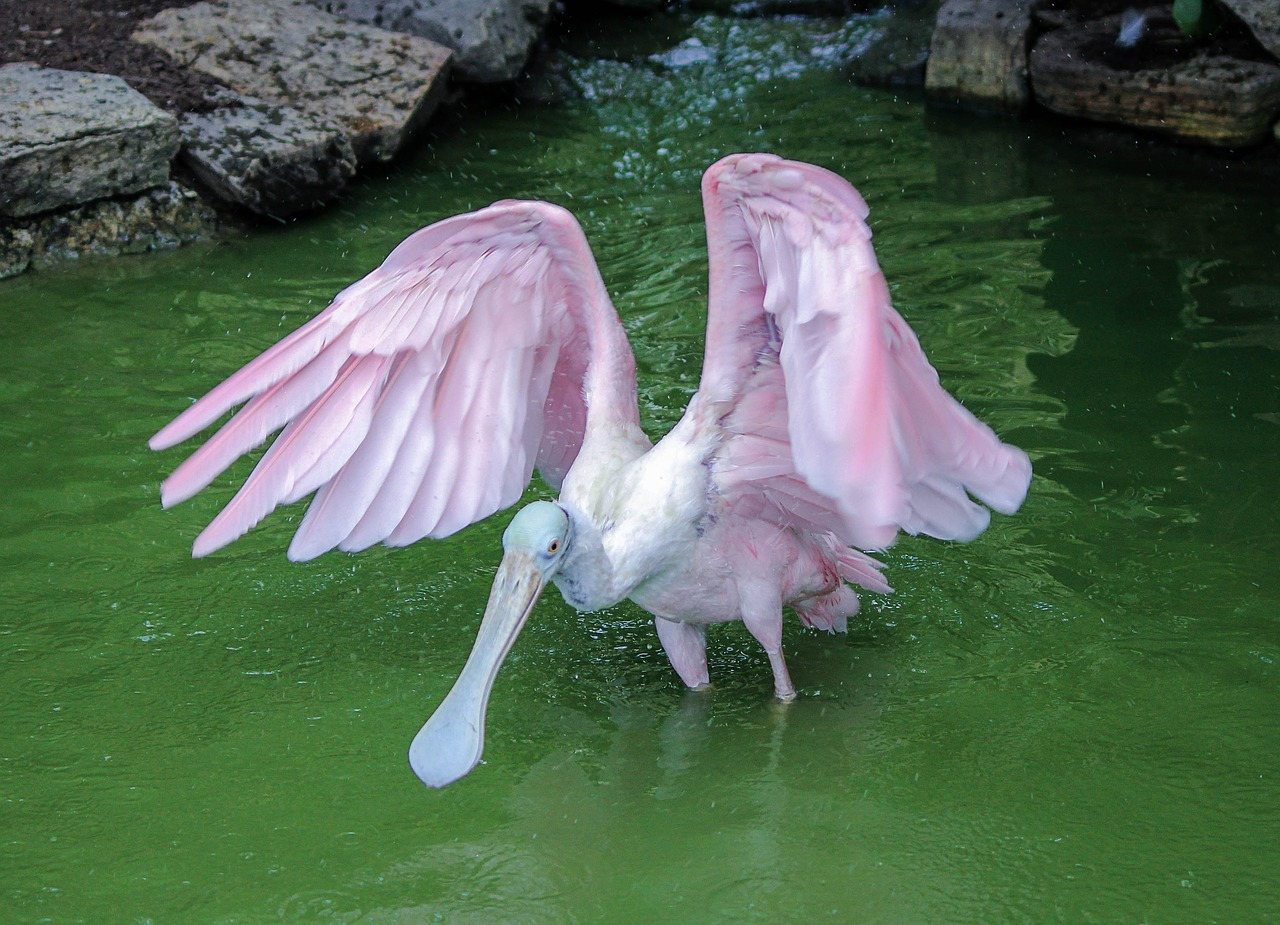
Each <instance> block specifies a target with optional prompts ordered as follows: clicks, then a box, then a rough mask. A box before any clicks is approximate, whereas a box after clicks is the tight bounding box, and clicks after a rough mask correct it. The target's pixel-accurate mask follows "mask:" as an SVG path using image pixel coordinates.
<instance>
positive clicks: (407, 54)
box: [133, 0, 450, 163]
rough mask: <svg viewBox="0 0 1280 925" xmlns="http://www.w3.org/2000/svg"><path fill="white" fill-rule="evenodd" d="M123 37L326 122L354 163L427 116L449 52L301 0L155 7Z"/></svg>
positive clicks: (378, 157) (394, 142)
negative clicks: (336, 127)
mask: <svg viewBox="0 0 1280 925" xmlns="http://www.w3.org/2000/svg"><path fill="white" fill-rule="evenodd" d="M133 38H134V40H135V41H138V42H142V43H143V44H146V45H151V46H154V47H156V48H159V49H161V50H162V51H164V52H165V53H166V54H168V55H170V56H171V57H173V58H175V59H176V60H178V61H179V62H180V63H182V64H183V65H185V66H186V67H189V68H192V69H193V70H196V71H200V72H201V73H204V74H208V75H209V76H210V77H213V78H215V79H217V80H219V81H221V82H222V83H224V84H226V85H227V86H229V87H231V88H233V89H235V90H236V91H238V92H240V93H242V94H244V95H245V96H249V97H255V98H257V99H262V100H268V101H271V102H275V103H282V104H284V105H286V106H291V107H293V108H295V109H299V110H301V111H302V112H304V113H308V114H310V115H312V116H316V117H318V118H320V119H331V120H333V121H336V122H337V123H339V124H340V125H342V126H343V127H344V128H345V129H346V131H347V132H349V133H350V136H351V143H352V147H353V148H354V149H355V152H356V156H357V157H358V158H359V160H360V161H361V162H362V163H365V162H369V161H387V160H390V159H391V158H392V157H394V156H395V154H396V152H397V151H399V150H400V148H401V146H402V145H403V144H404V143H405V141H406V140H407V139H408V138H409V136H410V135H411V134H412V133H413V131H414V130H415V129H417V128H418V127H420V126H421V125H422V124H423V123H424V122H425V121H426V120H427V118H428V117H429V116H430V115H431V113H432V111H434V109H435V107H436V105H437V104H438V103H439V101H440V98H441V96H442V95H443V92H444V78H445V71H446V68H447V66H448V62H449V55H450V53H449V50H448V49H446V48H443V47H441V46H439V45H436V44H435V43H433V42H429V41H427V40H426V39H422V38H416V37H414V36H409V35H401V34H399V33H395V32H388V31H386V30H385V29H377V28H374V27H372V26H366V25H360V24H357V23H350V22H345V21H343V20H340V19H337V18H335V17H333V16H330V15H328V14H326V13H322V12H321V11H319V10H317V9H315V8H314V7H312V6H311V5H309V4H307V3H305V2H304V0H207V2H204V3H197V4H195V5H194V6H188V7H184V8H182V9H176V10H165V11H164V12H162V13H159V14H157V15H156V16H155V17H153V18H152V19H149V20H146V21H145V22H143V23H142V24H141V26H140V28H139V29H138V31H137V32H135V33H134V35H133Z"/></svg>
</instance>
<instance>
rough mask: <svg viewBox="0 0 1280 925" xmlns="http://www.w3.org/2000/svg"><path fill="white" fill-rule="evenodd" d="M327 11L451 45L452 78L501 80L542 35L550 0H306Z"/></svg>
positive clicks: (513, 73)
mask: <svg viewBox="0 0 1280 925" xmlns="http://www.w3.org/2000/svg"><path fill="white" fill-rule="evenodd" d="M311 3H313V4H314V5H315V6H317V7H319V8H320V9H322V10H324V11H325V12H327V13H332V14H333V15H335V16H341V17H344V18H346V19H354V20H356V21H357V22H363V23H372V24H373V25H376V26H381V27H382V28H383V29H392V30H394V31H396V32H407V33H408V34H410V35H415V36H420V37H422V38H424V39H430V40H431V41H432V42H437V43H439V44H441V45H444V46H445V47H447V48H451V49H453V52H454V60H453V64H454V68H455V69H456V71H457V74H458V77H460V78H461V79H463V80H469V81H474V82H475V83H501V82H503V81H507V80H515V78H517V77H519V76H520V72H521V70H522V69H523V68H524V65H525V62H526V61H528V60H529V53H530V51H531V50H532V49H533V46H534V43H536V42H537V41H538V39H539V37H541V35H542V28H543V26H544V25H545V24H546V21H547V17H548V11H549V9H550V7H551V0H311Z"/></svg>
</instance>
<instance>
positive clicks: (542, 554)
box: [151, 154, 1031, 787]
mask: <svg viewBox="0 0 1280 925" xmlns="http://www.w3.org/2000/svg"><path fill="white" fill-rule="evenodd" d="M702 197H703V204H704V208H705V211H706V221H707V246H708V249H709V265H710V286H709V307H708V313H707V334H706V350H705V356H704V362H703V369H702V375H701V379H700V382H699V388H698V391H697V393H696V394H695V395H694V396H693V397H692V399H691V400H690V402H689V406H688V408H687V409H686V410H685V412H684V415H683V417H682V418H681V419H680V421H679V422H678V423H677V424H676V425H675V427H674V428H672V430H671V431H670V433H668V434H667V435H666V436H665V437H663V438H662V439H660V440H659V441H658V442H657V443H656V444H655V443H653V442H652V441H651V440H650V439H649V437H648V436H646V435H645V433H644V431H643V430H641V427H640V416H639V411H638V406H637V396H636V377H635V361H634V358H633V356H632V353H631V348H630V345H629V344H628V342H627V337H626V334H625V332H624V330H623V327H622V324H621V322H620V321H619V318H618V314H617V312H616V310H615V309H614V307H613V305H612V303H611V302H610V301H609V295H608V293H607V292H606V290H605V286H604V282H603V280H602V279H601V277H600V273H599V270H598V269H597V267H596V264H595V261H594V260H593V258H592V255H591V250H590V247H589V246H588V244H587V240H586V237H585V236H584V235H583V232H582V229H581V227H580V226H579V225H578V223H577V221H576V220H575V219H574V218H573V216H572V215H571V214H570V213H569V212H567V211H566V210H565V209H563V208H560V207H558V206H555V205H551V204H549V203H546V202H536V201H511V200H508V201H503V202H497V203H495V204H493V205H491V206H489V207H488V208H484V209H480V210H479V211H476V212H472V213H469V214H466V215H458V216H454V217H452V218H447V219H444V220H443V221H440V222H437V223H436V224H433V225H429V226H428V227H426V228H423V229H421V230H420V231H417V232H415V233H414V234H412V235H410V236H409V237H408V238H407V239H405V241H403V242H402V243H401V244H400V245H399V246H398V247H396V248H395V250H393V251H392V252H391V254H390V255H389V256H388V257H387V259H386V261H385V262H384V263H383V264H382V265H381V266H380V267H378V268H377V269H375V270H374V271H373V272H371V273H370V274H369V275H368V276H366V277H365V278H364V279H362V280H360V281H359V282H356V283H354V284H353V285H351V286H349V287H348V288H347V289H345V290H343V291H342V292H341V293H339V294H338V296H337V297H336V298H335V299H334V301H333V303H332V304H331V305H330V306H329V307H328V308H326V309H325V310H324V311H323V312H321V313H320V314H319V315H317V316H316V317H315V318H313V319H312V320H311V321H309V322H307V323H306V324H304V325H303V326H302V327H301V328H299V329H298V330H296V331H294V332H293V333H292V334H290V335H288V336H287V337H285V338H284V339H283V340H281V341H280V342H279V343H278V344H276V345H275V346H273V347H271V348H269V349H268V350H266V351H265V352H264V353H262V354H261V355H260V356H259V357H257V358H256V359H254V360H253V361H251V362H250V363H249V364H248V365H246V366H245V367H244V368H242V369H241V370H240V371H239V372H237V373H235V374H234V375H232V376H231V377H230V378H229V379H227V380H226V381H225V382H223V383H222V384H221V385H218V386H217V387H216V388H214V389H213V390H212V391H211V392H209V393H208V394H207V395H205V396H204V397H203V398H201V399H200V400H199V401H197V402H195V403H194V404H193V405H191V406H190V407H189V408H187V409H186V411H184V412H183V413H182V414H181V415H179V416H178V417H177V418H176V419H175V420H174V421H173V422H172V423H170V424H169V425H168V426H167V427H165V428H164V429H163V430H161V431H160V432H159V433H158V434H156V435H155V437H153V438H152V440H151V447H152V448H153V449H157V450H158V449H164V448H166V447H170V446H173V445H174V444H177V443H179V442H181V441H183V440H186V439H187V438H189V437H191V436H192V435H194V434H196V433H197V432H199V431H201V430H203V429H204V428H206V427H208V426H209V425H210V424H212V423H214V422H215V421H217V420H218V419H219V418H220V417H221V416H222V415H223V414H224V413H225V412H227V411H228V410H230V409H232V408H234V407H236V406H237V405H240V404H242V403H243V404H244V407H243V408H241V409H240V410H239V412H238V413H236V414H235V415H234V416H233V417H232V418H231V419H230V420H229V421H227V422H226V423H225V424H224V425H223V426H222V428H221V429H220V430H218V431H217V433H216V434H214V435H213V436H212V437H210V438H209V439H208V440H207V442H205V443H204V445H203V446H201V447H200V448H199V449H197V450H196V451H195V452H194V453H193V454H192V455H191V456H190V457H189V458H188V459H187V460H186V461H185V462H183V463H182V464H181V465H180V466H179V467H178V468H177V469H176V470H175V471H174V473H173V474H172V475H171V476H170V477H169V478H168V479H167V480H166V481H165V482H164V485H163V487H162V499H163V503H164V505H165V506H166V507H168V506H170V505H173V504H177V503H178V502H181V501H183V500H185V499H187V498H190V497H191V496H192V495H193V494H195V493H196V492H198V491H200V490H201V489H203V488H204V487H206V486H207V485H208V484H209V483H210V482H211V481H212V480H213V479H214V478H215V477H217V475H218V474H219V473H221V472H222V471H223V470H224V469H225V468H226V467H227V466H229V465H230V464H231V463H232V462H233V461H234V460H236V459H237V458H238V457H239V456H241V455H242V454H243V453H245V452H247V451H248V450H250V449H252V448H253V447H255V446H257V445H258V444H260V443H262V442H263V441H264V440H266V438H267V437H268V436H270V435H271V434H272V433H274V432H275V431H276V430H278V429H280V428H283V430H281V432H280V434H279V436H278V437H276V439H275V442H274V443H273V444H272V445H271V447H270V448H269V449H268V450H267V452H266V453H265V454H263V456H262V458H261V461H260V462H259V463H258V465H257V467H256V468H255V469H254V470H253V472H252V474H251V475H250V476H249V477H248V479H247V480H246V481H245V483H244V485H243V486H242V487H241V489H240V491H239V493H237V494H236V495H235V497H234V498H233V499H232V500H231V501H230V502H229V503H228V504H227V505H226V506H225V507H224V508H223V509H222V510H221V511H220V512H219V514H218V515H217V516H216V517H215V518H214V520H213V521H212V522H211V523H210V524H209V525H208V527H207V528H206V529H205V530H204V532H202V533H201V534H200V536H199V537H198V538H197V539H196V541H195V546H194V549H193V555H195V556H203V555H206V554H208V553H210V552H213V551H214V550H216V549H218V548H219V547H221V546H224V545H225V544H227V543H229V542H231V541H232V540H234V539H236V538H237V537H239V536H241V535H242V534H244V533H245V532H246V531H247V530H249V529H250V528H251V527H253V526H254V525H255V524H257V523H258V522H259V521H260V520H261V519H262V518H263V517H265V516H266V515H267V514H268V513H270V512H271V511H272V510H273V509H274V508H275V507H276V506H277V505H279V504H287V503H291V502H294V501H298V500H300V499H302V498H304V497H306V496H307V495H309V494H311V493H312V492H315V497H314V499H313V500H312V501H311V505H310V507H309V508H308V509H307V513H306V516H305V517H304V518H303V520H302V523H301V525H300V526H299V528H298V531H297V533H296V534H295V536H294V538H293V541H292V543H291V545H290V547H289V557H290V558H291V559H294V560H305V559H310V558H312V557H314V556H317V555H320V554H321V553H323V552H325V551H327V550H330V549H333V548H335V547H337V548H339V549H343V550H347V551H352V552H354V551H356V550H360V549H364V548H366V547H369V546H371V545H373V544H375V543H378V542H382V543H386V544H387V545H390V546H401V545H407V544H409V543H413V542H416V541H417V540H420V539H422V538H423V537H445V536H448V535H450V534H452V533H454V532H455V531H457V530H460V529H462V528H463V527H465V526H467V525H468V524H471V523H474V522H476V521H478V520H481V519H482V518H485V517H488V516H489V515H490V514H493V513H494V512H496V511H498V510H501V509H502V508H505V507H508V506H509V505H511V504H513V503H515V502H516V501H517V500H518V499H519V498H520V496H521V495H522V494H523V492H524V490H525V488H526V487H527V485H528V484H529V481H530V479H531V477H532V474H533V470H534V469H535V468H537V470H538V472H539V473H540V474H541V476H542V478H543V479H544V480H545V481H546V482H547V484H549V485H551V486H553V487H554V488H556V489H558V490H559V492H560V495H559V498H558V499H557V500H556V501H554V502H552V501H535V502H533V503H532V504H530V505H528V506H527V507H525V508H523V509H522V510H521V511H520V512H519V513H517V514H516V515H515V517H514V518H513V519H512V520H511V523H510V525H509V526H508V527H507V529H506V532H505V534H504V535H503V538H502V543H503V555H502V561H501V563H500V564H499V566H498V570H497V575H496V576H495V578H494V582H493V589H492V591H491V593H490V596H489V602H488V605H487V607H486V609H485V613H484V617H483V619H482V621H481V624H480V629H479V632H478V635H477V638H476V642H475V646H474V648H473V649H472V652H471V655H470V656H469V657H468V659H467V662H466V665H465V666H464V667H463V669H462V672H461V674H460V675H459V677H458V679H457V681H456V682H455V684H454V686H453V688H452V690H451V691H450V692H449V694H448V695H447V696H446V697H445V698H444V700H443V701H442V702H441V704H440V705H439V707H438V708H437V709H436V711H435V713H434V714H433V715H432V717H431V718H430V719H429V720H428V721H427V723H426V724H425V725H424V726H423V727H422V729H421V731H420V732H419V733H418V734H417V736H416V737H415V738H414V740H413V743H412V745H411V746H410V749H409V762H410V765H411V766H412V768H413V770H414V772H415V773H416V774H417V775H418V776H419V777H420V778H421V779H422V780H423V781H424V782H425V783H426V784H428V785H430V786H433V787H441V786H444V785H445V784H448V783H450V782H452V781H455V780H457V779H458V778H460V777H462V776H464V775H465V774H467V773H469V772H470V771H471V769H472V768H474V767H475V765H476V764H477V763H478V762H479V760H480V756H481V752H482V750H483V747H484V721H485V709H486V706H487V703H488V699H489V694H490V691H491V690H492V687H493V683H494V679H495V677H496V675H497V672H498V669H499V667H500V666H501V664H502V661H503V659H504V658H505V657H506V655H507V652H508V651H509V650H510V649H511V646H512V644H513V643H514V642H515V639H516V636H517V635H518V634H519V632H520V630H521V628H522V627H523V626H524V623H525V621H526V620H527V618H528V616H529V613H530V611H532V609H533V606H534V603H535V602H536V601H537V599H538V596H539V594H540V593H541V592H542V590H543V587H544V586H545V584H546V583H547V582H548V581H550V582H553V583H554V584H555V585H556V586H557V587H558V588H559V589H560V593H561V594H562V595H563V596H564V599H565V600H566V601H568V603H569V604H570V605H572V606H573V607H574V608H576V609H577V610H579V611H588V612H590V611H597V610H601V609H603V608H607V607H609V606H611V605H613V604H616V603H618V602H619V601H621V600H623V599H624V598H630V599H631V600H633V601H635V602H636V603H637V604H639V605H640V606H641V607H643V608H644V609H645V610H647V611H649V612H650V613H652V614H653V615H654V618H655V619H654V623H655V625H656V627H657V633H658V638H659V640H661V642H662V646H663V648H664V649H665V650H666V653H667V656H668V657H669V658H670V660H671V664H672V666H673V667H674V668H675V671H676V673H677V674H678V675H679V676H680V678H681V680H682V681H683V682H684V683H685V684H687V685H689V686H690V687H694V688H696V687H700V686H702V685H706V684H708V683H709V678H708V674H707V659H706V627H707V625H708V624H711V623H720V622H724V621H729V620H742V621H743V622H744V623H745V624H746V626H747V629H748V630H749V631H750V632H751V634H752V635H753V636H754V637H755V638H756V639H757V640H758V641H759V643H760V645H761V646H763V647H764V651H765V652H766V653H767V654H768V656H769V662H770V664H771V666H772V668H773V684H774V693H775V694H776V696H777V697H778V699H779V700H783V701H787V700H791V699H793V698H794V697H795V695H796V694H795V687H794V686H793V685H792V682H791V678H790V676H789V675H788V673H787V665H786V662H785V661H784V659H783V651H782V621H783V608H784V607H787V606H790V607H791V608H793V609H794V610H795V612H796V613H797V614H798V616H799V617H800V620H801V621H802V622H803V623H804V624H806V625H808V626H811V627H817V628H820V629H826V630H832V631H842V630H844V629H845V628H846V621H847V619H848V617H850V616H851V615H853V614H854V613H855V612H856V611H857V609H858V597H857V595H856V594H855V592H854V591H853V589H852V588H851V587H850V584H853V585H858V586H860V587H862V588H864V589H868V590H871V591H878V592H888V591H889V590H891V589H890V588H889V586H888V585H887V584H886V583H885V581H884V578H883V577H882V576H881V574H880V571H881V569H882V568H883V566H882V565H881V563H880V562H878V561H876V560H875V559H873V558H871V557H870V556H868V555H866V554H864V553H863V552H860V551H859V550H858V549H857V548H854V547H859V548H861V549H868V550H876V549H883V548H884V547H887V546H888V545H889V544H890V543H892V542H893V541H894V539H895V537H896V536H897V535H898V531H900V530H902V531H905V532H907V533H910V534H920V533H924V534H928V535H930V536H933V537H937V538H939V539H944V540H970V539H973V538H974V537H976V536H977V535H978V534H979V533H981V532H982V531H983V530H984V529H985V528H986V527H987V524H988V521H989V519H990V513H989V511H988V510H987V507H984V506H983V505H984V504H985V505H986V506H988V507H990V508H992V509H994V510H996V511H999V512H1001V513H1004V514H1011V513H1013V512H1014V511H1015V510H1016V509H1017V508H1018V506H1019V505H1020V504H1021V503H1022V500H1023V498H1024V497H1025V495H1026V492H1027V487H1028V485H1029V483H1030V479H1031V465H1030V462H1029V461H1028V459H1027V456H1026V454H1025V453H1023V452H1022V451H1021V450H1019V449H1017V448H1015V447H1013V446H1010V445H1008V444H1005V443H1002V442H1001V441H1000V439H999V438H998V437H997V436H996V435H995V433H993V432H992V430H991V429H990V428H989V427H987V426H986V425H985V424H983V423H981V422H979V421H978V419H977V418H975V417H974V416H973V415H972V414H970V413H969V412H968V411H967V410H966V409H965V408H963V407H962V406H961V405H960V404H959V403H958V402H957V401H956V400H955V399H954V398H952V397H951V396H950V395H949V394H948V393H947V392H945V391H944V390H943V388H942V387H941V385H940V384H939V382H938V374H937V373H936V372H935V370H934V369H933V367H932V366H931V365H930V364H929V362H928V360H927V359H926V358H925V355H924V352H923V351H922V350H921V348H920V345H919V342H918V341H917V339H916V337H915V335H914V333H913V332H912V331H911V329H910V328H909V327H908V326H907V323H906V322H905V321H904V320H903V319H902V317H901V316H900V315H899V314H898V313H897V312H896V311H895V310H894V309H893V307H892V305H891V304H890V300H889V290H888V288H887V286H886V284H885V280H884V276H883V275H882V273H881V271H880V268H879V265H878V264H877V263H876V258H875V253H874V251H873V250H872V247H871V231H870V229H869V228H868V227H867V224H866V220H865V219H866V216H867V206H866V204H865V203H864V202H863V200H862V197H861V196H860V195H859V194H858V192H857V191H856V190H855V189H854V188H853V187H852V186H851V185H850V184H849V183H847V182H846V181H845V180H843V179H842V178H841V177H839V176H837V175H836V174H834V173H831V172H829V171H827V170H824V169H822V168H819V167H815V166H812V165H809V164H802V163H797V162H793V161H787V160H783V159H781V158H779V157H776V156H773V155H768V154H735V155H731V156H729V157H726V158H724V159H723V160H721V161H719V162H718V163H716V164H714V165H713V166H712V167H711V168H710V169H709V170H708V171H707V172H706V174H705V175H704V177H703V180H702ZM975 499H976V500H975ZM979 501H980V502H982V504H979V503H978V502H979Z"/></svg>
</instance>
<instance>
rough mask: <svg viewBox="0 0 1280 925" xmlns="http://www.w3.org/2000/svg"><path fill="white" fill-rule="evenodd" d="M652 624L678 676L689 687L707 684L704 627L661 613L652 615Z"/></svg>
mask: <svg viewBox="0 0 1280 925" xmlns="http://www.w3.org/2000/svg"><path fill="white" fill-rule="evenodd" d="M653 625H654V626H656V627H657V628H658V639H659V641H660V642H661V643H662V648H664V649H666V650H667V658H668V659H670V660H671V667H672V668H674V669H675V670H676V674H678V675H680V680H681V681H683V682H684V683H685V684H687V685H689V686H690V687H692V688H699V687H703V686H705V685H707V684H710V683H711V676H710V675H708V674H707V628H706V627H705V626H703V625H702V624H701V623H681V622H679V621H677V620H666V619H663V618H662V617H654V619H653Z"/></svg>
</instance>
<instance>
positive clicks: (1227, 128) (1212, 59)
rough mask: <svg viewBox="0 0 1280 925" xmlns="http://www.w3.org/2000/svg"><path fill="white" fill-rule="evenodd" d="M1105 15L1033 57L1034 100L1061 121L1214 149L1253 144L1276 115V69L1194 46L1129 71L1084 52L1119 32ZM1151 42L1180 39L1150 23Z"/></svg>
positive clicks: (1051, 36) (1279, 102)
mask: <svg viewBox="0 0 1280 925" xmlns="http://www.w3.org/2000/svg"><path fill="white" fill-rule="evenodd" d="M1119 24H1120V16H1110V17H1104V18H1102V19H1098V20H1094V21H1092V22H1088V23H1082V24H1080V25H1077V26H1070V27H1066V28H1063V29H1055V30H1053V31H1052V32H1047V33H1045V34H1044V35H1043V36H1041V37H1040V38H1039V39H1038V40H1037V41H1036V44H1035V48H1034V49H1033V50H1032V52H1031V80H1032V84H1033V85H1034V87H1035V94H1036V100H1037V101H1039V102H1040V103H1041V105H1043V106H1044V107H1045V108H1046V109H1050V110H1052V111H1053V112H1056V113H1060V114H1061V115H1066V116H1077V117H1081V118H1085V119H1093V120H1095V121H1098V122H1111V123H1119V124H1121V125H1127V126H1130V127H1132V128H1140V129H1147V130H1150V131H1153V132H1158V133H1160V134H1162V135H1169V136H1172V137H1175V138H1180V139H1182V140H1184V141H1193V142H1199V143H1202V144H1209V145H1214V146H1217V147H1226V148H1237V147H1244V146H1247V145H1253V144H1257V143H1258V142H1260V141H1263V140H1264V139H1265V138H1266V137H1267V136H1268V135H1269V134H1270V133H1271V131H1272V128H1271V127H1272V125H1273V123H1274V122H1275V121H1276V117H1277V115H1280V67H1278V66H1276V65H1274V64H1268V63H1266V62H1262V61H1247V60H1241V59H1236V58H1229V57H1226V56H1224V55H1220V54H1215V53H1213V52H1211V51H1210V50H1208V49H1199V50H1197V51H1196V52H1195V53H1194V54H1192V55H1191V56H1190V57H1188V58H1186V59H1184V60H1181V61H1178V62H1176V63H1174V64H1171V65H1169V66H1168V67H1163V68H1149V69H1143V70H1128V69H1122V68H1120V67H1113V66H1111V65H1110V64H1108V63H1107V62H1105V61H1099V60H1093V59H1091V58H1090V56H1089V55H1088V54H1086V53H1085V49H1086V48H1089V47H1096V45H1097V44H1098V39H1099V37H1105V38H1108V39H1109V38H1110V37H1111V36H1114V35H1116V34H1117V32H1118V30H1119ZM1151 28H1152V30H1153V35H1152V40H1153V41H1166V42H1169V41H1177V27H1176V26H1174V24H1173V20H1172V19H1169V20H1167V21H1164V22H1161V21H1154V22H1153V24H1152V26H1151Z"/></svg>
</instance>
